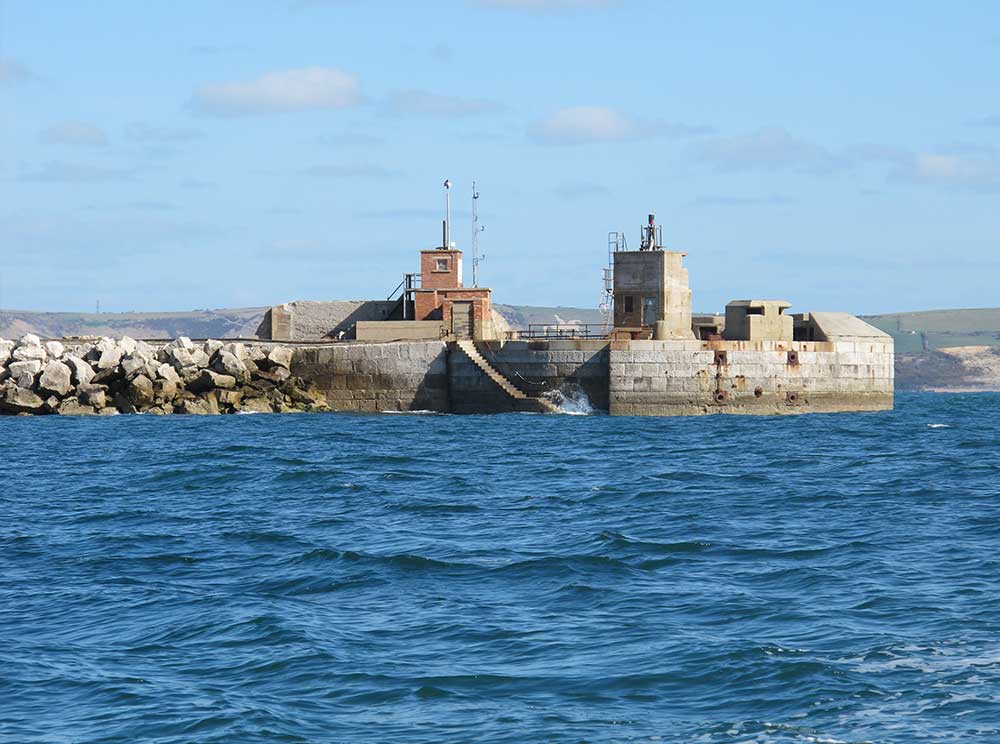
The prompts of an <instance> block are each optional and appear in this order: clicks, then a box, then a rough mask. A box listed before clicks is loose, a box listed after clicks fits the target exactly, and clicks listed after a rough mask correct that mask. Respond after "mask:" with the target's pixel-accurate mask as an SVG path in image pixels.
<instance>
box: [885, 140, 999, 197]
mask: <svg viewBox="0 0 1000 744" xmlns="http://www.w3.org/2000/svg"><path fill="white" fill-rule="evenodd" d="M977 149H978V148H977ZM889 177H890V179H893V180H897V181H906V182H910V183H916V184H923V185H930V186H941V187H946V188H955V189H960V190H967V191H978V192H989V193H993V192H996V191H1000V155H998V154H997V152H996V151H993V150H981V151H978V152H977V151H962V150H948V151H942V152H920V153H914V154H912V155H911V156H909V157H907V158H906V159H905V160H902V161H900V162H899V163H897V165H896V166H895V168H893V170H892V171H891V172H890V173H889Z"/></svg>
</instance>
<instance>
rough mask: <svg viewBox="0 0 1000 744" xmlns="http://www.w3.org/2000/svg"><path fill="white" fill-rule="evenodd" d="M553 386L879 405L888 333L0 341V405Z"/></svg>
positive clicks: (379, 398)
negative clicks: (790, 337)
mask: <svg viewBox="0 0 1000 744" xmlns="http://www.w3.org/2000/svg"><path fill="white" fill-rule="evenodd" d="M477 352H478V353H477ZM470 353H471V354H473V355H474V356H478V357H479V359H478V360H475V361H474V360H473V359H472V358H471V357H470V356H469V354H470ZM483 365H486V367H487V369H484V367H483ZM508 383H509V384H508ZM567 388H573V389H574V390H577V391H582V392H583V393H585V394H586V395H587V397H588V398H589V400H590V403H591V405H593V406H594V408H597V409H602V410H606V411H608V412H609V413H611V414H613V415H657V416H659V415H697V414H712V413H741V414H742V413H757V414H787V413H807V412H811V411H816V412H820V411H869V410H883V409H887V408H891V407H892V405H893V350H892V342H891V340H888V341H884V340H878V339H875V340H873V339H869V338H864V339H861V338H859V339H856V340H851V341H848V340H843V339H841V340H838V341H820V342H812V341H810V342H804V341H802V342H800V341H796V342H777V341H697V340H670V341H637V340H629V341H618V340H614V341H610V342H609V341H603V340H550V341H511V342H507V343H504V344H500V343H480V344H479V345H478V346H477V347H475V348H472V347H470V348H469V350H468V352H466V351H463V349H462V348H461V347H460V346H459V345H458V344H456V343H454V342H451V343H449V342H445V341H402V342H392V343H331V344H320V345H291V344H280V343H272V342H267V343H239V342H234V343H228V344H224V343H223V342H221V341H205V342H199V343H195V342H192V341H190V340H189V339H186V338H181V339H178V340H176V341H172V342H170V343H169V344H149V343H144V342H142V341H134V340H132V339H129V338H124V339H121V340H120V341H114V340H112V339H108V338H105V339H100V340H96V341H91V342H75V341H65V342H59V341H53V342H48V343H42V342H41V341H40V340H39V339H37V338H36V337H33V336H25V337H23V338H22V339H21V340H20V341H18V342H10V341H0V413H8V414H10V413H62V414H88V413H90V414H104V415H107V414H112V413H132V412H148V413H161V414H162V413H237V412H241V411H253V412H289V411H300V410H333V411H368V412H376V411H414V410H429V411H436V412H442V413H447V412H451V413H497V412H504V411H525V410H535V411H537V410H546V408H545V407H540V406H538V405H537V403H538V402H539V399H540V398H548V395H549V394H550V393H552V392H553V391H556V390H560V389H562V390H563V391H565V390H566V389H567ZM522 393H523V395H521V394H522ZM518 395H519V396H520V398H518V397H516V396H518ZM525 396H527V399H525ZM550 400H551V399H550ZM548 410H551V406H549V407H548Z"/></svg>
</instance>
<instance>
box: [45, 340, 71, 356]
mask: <svg viewBox="0 0 1000 744" xmlns="http://www.w3.org/2000/svg"><path fill="white" fill-rule="evenodd" d="M45 351H46V352H47V353H48V355H49V356H50V357H51V358H52V359H58V358H59V357H61V356H62V355H63V354H65V353H66V347H65V346H63V345H62V344H61V343H59V342H58V341H47V342H46V343H45Z"/></svg>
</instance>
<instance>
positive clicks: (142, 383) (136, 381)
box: [127, 375, 155, 408]
mask: <svg viewBox="0 0 1000 744" xmlns="http://www.w3.org/2000/svg"><path fill="white" fill-rule="evenodd" d="M127 391H128V392H127V395H128V399H129V401H131V402H132V404H133V405H134V406H136V407H137V408H142V407H144V406H150V405H152V404H153V401H154V399H155V394H154V391H153V381H152V380H150V379H149V378H148V377H146V375H138V376H136V377H135V378H133V379H132V380H131V381H130V382H129V384H128V388H127Z"/></svg>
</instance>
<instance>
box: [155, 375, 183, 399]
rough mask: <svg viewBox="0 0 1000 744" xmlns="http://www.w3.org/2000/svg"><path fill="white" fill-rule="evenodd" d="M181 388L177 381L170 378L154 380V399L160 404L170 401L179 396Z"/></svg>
mask: <svg viewBox="0 0 1000 744" xmlns="http://www.w3.org/2000/svg"><path fill="white" fill-rule="evenodd" d="M172 369H173V368H172V367H171V370H172ZM178 382H179V380H178ZM179 390H180V387H179V386H178V384H177V382H172V381H170V380H155V381H154V382H153V399H154V401H155V402H156V403H159V404H160V405H163V404H165V403H170V402H172V401H173V400H174V399H175V398H176V397H177V392H178V391H179Z"/></svg>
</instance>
